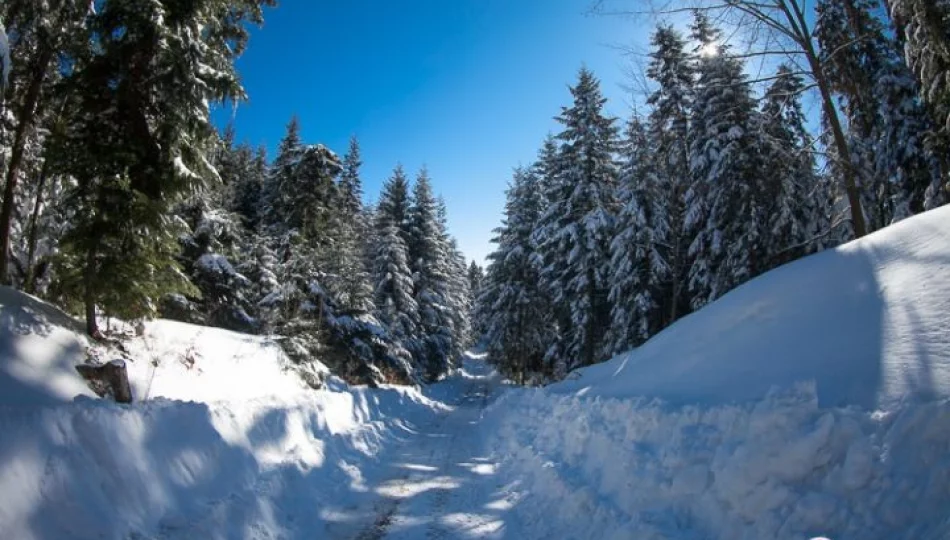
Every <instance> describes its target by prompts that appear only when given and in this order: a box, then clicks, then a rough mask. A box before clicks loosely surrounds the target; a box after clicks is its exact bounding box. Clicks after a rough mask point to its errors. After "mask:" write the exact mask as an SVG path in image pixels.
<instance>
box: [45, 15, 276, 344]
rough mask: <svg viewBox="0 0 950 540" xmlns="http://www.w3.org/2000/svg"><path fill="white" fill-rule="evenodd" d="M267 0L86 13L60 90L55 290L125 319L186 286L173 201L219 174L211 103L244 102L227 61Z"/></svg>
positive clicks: (92, 317) (89, 321) (91, 318)
mask: <svg viewBox="0 0 950 540" xmlns="http://www.w3.org/2000/svg"><path fill="white" fill-rule="evenodd" d="M271 3H272V2H270V1H269V0H243V1H240V2H224V1H223V0H217V1H212V0H208V1H205V2H199V3H190V4H181V3H174V2H153V3H151V4H148V5H146V6H143V5H141V4H140V3H138V2H132V1H131V0H125V1H122V0H119V1H109V2H106V3H104V4H103V5H102V6H100V8H101V9H100V10H99V11H98V13H96V14H94V15H91V16H90V17H89V22H88V26H89V39H90V40H91V42H92V43H91V44H90V47H89V49H88V51H89V52H88V54H87V55H86V56H85V57H82V58H78V59H76V61H75V63H74V65H73V66H72V69H71V70H70V72H69V74H68V80H67V86H68V88H69V90H68V92H69V94H70V95H73V96H76V99H75V102H74V103H73V104H72V105H71V106H70V107H69V112H68V113H67V117H68V121H69V124H70V131H69V134H68V136H64V137H62V138H61V139H59V140H58V141H57V144H58V145H59V148H60V151H59V153H60V156H61V157H60V159H61V162H60V166H61V167H62V168H63V170H65V171H68V172H69V173H71V174H72V175H73V176H74V177H75V178H76V179H77V187H76V189H75V190H73V192H72V193H71V195H70V200H71V204H72V206H73V207H74V208H77V215H76V218H75V220H74V223H73V224H72V225H73V226H72V228H71V230H70V231H68V232H67V233H66V234H65V235H64V238H63V244H62V246H63V253H62V255H63V256H62V258H61V269H62V273H61V285H62V287H61V292H62V293H63V294H64V295H65V296H66V298H67V299H68V300H71V301H73V302H74V303H81V304H83V305H84V309H85V314H86V326H87V331H88V332H89V334H90V335H98V325H97V322H96V306H97V305H98V306H101V307H102V308H103V309H104V310H105V312H106V313H111V314H116V315H119V316H122V317H124V318H136V317H140V316H146V315H151V314H153V312H154V310H155V306H156V305H157V303H158V299H159V297H161V296H162V295H163V293H165V292H171V291H174V290H176V289H177V290H192V291H193V289H190V287H189V286H188V283H187V280H185V279H184V277H183V275H182V274H181V272H180V271H178V269H177V265H176V263H175V255H176V252H177V250H178V246H177V239H176V227H175V226H174V223H173V221H172V220H171V216H170V210H171V206H172V205H173V204H174V203H175V202H177V201H178V200H179V199H180V198H181V197H182V196H183V195H185V194H188V193H189V192H191V191H193V190H194V189H195V188H196V187H197V186H198V185H200V184H201V183H202V181H203V180H204V179H206V178H214V177H215V176H216V173H215V171H214V168H213V167H212V166H211V165H210V164H209V163H208V161H207V160H206V159H205V155H206V151H207V150H208V146H209V143H210V141H211V139H212V136H213V134H214V129H213V127H212V125H211V123H210V119H209V115H210V110H209V107H210V103H211V102H216V101H222V100H227V99H232V100H235V99H241V98H243V90H242V88H241V86H240V81H239V79H238V76H237V73H236V71H235V69H234V60H235V58H236V56H237V55H238V54H240V53H241V52H242V51H243V48H244V44H245V41H246V39H247V32H248V30H247V28H246V26H245V24H246V23H247V22H252V23H258V22H260V21H261V15H262V13H261V11H262V8H261V6H262V4H265V5H269V4H271Z"/></svg>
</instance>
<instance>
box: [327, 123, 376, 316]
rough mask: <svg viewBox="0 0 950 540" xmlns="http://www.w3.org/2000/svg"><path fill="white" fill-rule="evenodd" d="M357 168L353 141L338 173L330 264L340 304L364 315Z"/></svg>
mask: <svg viewBox="0 0 950 540" xmlns="http://www.w3.org/2000/svg"><path fill="white" fill-rule="evenodd" d="M361 166H362V161H361V158H360V147H359V142H358V141H357V140H356V137H353V138H351V139H350V147H349V151H348V152H347V154H346V156H345V157H344V159H343V168H342V171H341V173H340V181H339V189H338V191H339V212H338V217H337V219H338V223H337V224H336V231H335V235H336V244H335V246H336V247H335V250H334V252H333V254H332V258H331V261H332V262H333V265H334V272H335V273H336V274H337V275H338V276H339V277H340V280H341V283H340V291H339V292H340V296H339V300H340V303H341V304H342V305H343V306H344V307H345V308H346V309H348V310H352V311H360V312H367V311H370V310H372V307H373V300H372V298H373V288H372V285H371V284H370V277H369V270H370V267H368V266H367V265H366V261H365V259H364V256H363V254H364V251H365V249H366V247H365V241H366V237H367V234H368V231H369V226H368V224H367V221H366V215H365V213H364V212H363V183H362V180H361V179H360V167H361Z"/></svg>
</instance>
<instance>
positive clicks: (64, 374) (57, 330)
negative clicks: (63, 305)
mask: <svg viewBox="0 0 950 540" xmlns="http://www.w3.org/2000/svg"><path fill="white" fill-rule="evenodd" d="M87 346H88V343H87V342H86V339H85V338H84V337H83V336H82V327H81V325H80V324H79V323H78V322H76V321H75V320H73V319H72V318H70V317H69V316H68V315H66V314H65V313H63V312H62V311H60V310H58V309H56V308H55V307H53V306H51V305H49V304H47V303H45V302H41V301H40V300H37V299H36V298H33V297H32V296H28V295H25V294H22V293H19V292H17V291H15V290H13V289H11V288H9V287H3V286H0V405H16V406H35V405H52V404H56V403H64V402H67V401H70V400H72V398H73V397H74V396H77V395H84V396H94V395H95V394H93V393H92V391H91V390H89V388H88V387H87V386H86V383H85V381H83V380H82V378H81V377H80V376H79V374H78V373H77V372H76V370H75V368H74V367H73V366H75V365H76V364H78V363H81V362H82V361H83V360H84V359H85V358H86V348H87Z"/></svg>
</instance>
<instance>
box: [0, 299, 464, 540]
mask: <svg viewBox="0 0 950 540" xmlns="http://www.w3.org/2000/svg"><path fill="white" fill-rule="evenodd" d="M81 330H82V328H81V325H79V324H78V323H77V322H76V321H75V320H73V319H72V318H70V317H68V316H67V315H66V314H64V313H63V312H61V311H60V310H58V309H56V308H55V307H53V306H50V305H49V304H46V303H44V302H42V301H40V300H38V299H36V298H33V297H30V296H28V295H24V294H22V293H19V292H16V291H14V290H12V289H9V288H0V433H2V434H3V435H2V437H0V499H2V500H3V501H4V503H3V504H2V505H0V531H3V535H4V536H5V537H6V536H9V537H11V538H23V539H34V538H134V537H142V536H143V535H144V536H145V537H151V536H152V535H160V536H163V537H182V538H235V537H244V538H264V537H267V538H269V537H273V536H274V535H277V536H308V535H312V534H313V531H316V530H326V529H327V527H329V526H330V525H333V522H334V519H335V517H334V516H327V515H324V514H321V513H319V512H317V511H316V509H319V508H321V507H326V506H329V505H330V503H331V502H332V503H333V504H343V503H346V504H357V503H365V502H366V501H367V500H372V498H373V497H374V493H373V492H371V491H370V490H369V489H368V488H367V486H366V484H365V479H364V476H363V475H364V474H368V473H369V472H370V471H371V470H372V469H373V467H374V466H375V464H376V458H377V454H378V453H379V451H380V449H381V448H383V447H384V446H386V445H392V444H395V443H397V442H398V441H400V440H402V439H404V438H406V437H408V436H409V435H411V430H412V426H413V425H414V424H417V423H421V422H425V421H428V420H429V419H431V418H433V417H434V416H435V415H437V414H438V413H441V412H443V411H445V410H446V409H447V407H446V406H444V405H443V404H441V403H439V402H436V401H432V400H430V399H428V398H426V397H425V396H424V395H422V393H421V392H420V391H419V390H418V389H415V388H396V387H384V388H380V389H374V390H370V389H367V388H354V387H349V386H347V385H346V384H344V383H343V382H342V381H341V380H339V379H337V378H334V377H331V376H329V375H328V374H327V373H326V370H325V368H324V367H323V366H322V364H320V363H319V362H314V363H313V365H312V366H311V367H309V368H308V369H309V370H310V371H309V373H310V374H312V375H314V376H318V377H320V378H321V380H324V381H325V383H326V384H325V387H324V388H323V389H321V390H319V391H314V390H313V389H312V388H310V387H309V386H308V385H307V384H304V382H303V379H302V378H301V376H300V369H301V368H300V367H299V366H295V365H293V364H292V363H291V362H290V361H289V360H288V359H287V357H286V355H284V353H283V351H282V350H281V348H280V347H279V346H278V345H277V344H276V343H275V342H274V341H273V340H272V339H270V338H267V337H264V336H250V335H245V334H239V333H235V332H229V331H226V330H220V329H214V328H206V327H200V326H193V325H189V324H184V323H177V322H172V321H153V322H151V323H148V324H146V326H145V330H144V333H143V335H142V336H139V337H131V338H130V339H128V340H126V341H124V342H123V345H122V346H121V347H103V346H100V345H92V344H90V343H89V342H88V341H87V340H86V338H85V337H84V336H83V335H82V332H81ZM114 355H124V356H125V357H126V358H127V360H126V365H127V366H128V369H129V377H130V380H131V383H132V386H133V393H134V394H135V397H136V400H137V402H136V403H133V404H132V405H128V406H126V405H119V404H116V403H114V402H111V401H109V400H100V399H98V398H96V397H95V396H94V395H93V394H92V392H91V391H90V390H89V389H88V388H87V387H86V385H85V383H84V381H82V379H81V378H80V377H79V376H78V374H77V373H76V371H75V369H74V366H75V365H76V364H77V363H80V362H83V361H85V360H86V359H87V358H89V357H99V358H98V359H99V360H102V361H107V360H111V359H112V358H113V356H114ZM146 398H147V399H146ZM341 526H342V527H343V530H347V529H346V524H343V525H341Z"/></svg>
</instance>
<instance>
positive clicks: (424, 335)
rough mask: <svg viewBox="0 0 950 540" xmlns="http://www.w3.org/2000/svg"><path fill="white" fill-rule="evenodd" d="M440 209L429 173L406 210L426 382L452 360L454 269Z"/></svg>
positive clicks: (421, 175) (423, 174) (424, 173)
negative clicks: (441, 222) (452, 275)
mask: <svg viewBox="0 0 950 540" xmlns="http://www.w3.org/2000/svg"><path fill="white" fill-rule="evenodd" d="M438 214H439V207H438V204H437V202H436V199H435V195H434V194H433V192H432V184H431V181H430V180H429V175H428V171H427V170H426V169H425V168H423V169H422V170H421V171H420V172H419V176H418V177H417V178H416V183H415V185H414V186H413V191H412V206H411V207H410V209H409V237H410V243H409V245H408V253H409V268H410V271H411V272H412V281H413V297H414V299H415V302H416V306H417V308H418V313H419V332H420V338H421V340H422V342H423V343H422V344H421V351H422V353H423V354H424V359H422V363H423V365H424V366H425V371H426V374H427V377H428V378H429V380H436V379H437V378H438V377H439V376H440V375H441V374H442V373H444V372H445V371H446V369H447V367H448V366H449V364H450V363H451V361H452V360H453V358H452V354H453V353H454V352H455V351H454V350H453V349H454V347H453V345H454V335H453V326H454V325H453V321H452V320H451V318H450V317H451V312H450V309H451V308H452V307H454V306H450V305H449V303H450V300H451V299H450V291H449V279H450V274H452V273H453V272H454V271H455V269H454V268H453V261H452V260H451V259H450V257H451V254H450V253H449V251H448V247H449V246H448V245H447V244H446V240H447V239H446V238H445V237H444V236H443V233H442V230H441V227H440V225H439V215H438Z"/></svg>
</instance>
